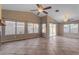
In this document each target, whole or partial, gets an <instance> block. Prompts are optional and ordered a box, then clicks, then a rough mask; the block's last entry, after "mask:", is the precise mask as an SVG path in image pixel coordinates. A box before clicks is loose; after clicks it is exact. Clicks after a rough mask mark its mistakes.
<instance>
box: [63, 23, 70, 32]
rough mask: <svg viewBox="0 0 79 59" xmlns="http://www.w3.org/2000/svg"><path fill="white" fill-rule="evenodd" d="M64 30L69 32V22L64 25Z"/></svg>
mask: <svg viewBox="0 0 79 59" xmlns="http://www.w3.org/2000/svg"><path fill="white" fill-rule="evenodd" d="M64 32H65V33H68V32H69V24H65V25H64Z"/></svg>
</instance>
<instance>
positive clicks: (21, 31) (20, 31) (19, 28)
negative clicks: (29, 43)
mask: <svg viewBox="0 0 79 59" xmlns="http://www.w3.org/2000/svg"><path fill="white" fill-rule="evenodd" d="M24 32H25V23H24V22H17V34H24Z"/></svg>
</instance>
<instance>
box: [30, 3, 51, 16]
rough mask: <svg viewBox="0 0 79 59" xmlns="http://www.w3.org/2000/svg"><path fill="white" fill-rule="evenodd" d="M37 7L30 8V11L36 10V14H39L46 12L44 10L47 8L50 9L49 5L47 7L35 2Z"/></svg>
mask: <svg viewBox="0 0 79 59" xmlns="http://www.w3.org/2000/svg"><path fill="white" fill-rule="evenodd" d="M36 6H37V8H36V9H35V10H31V11H38V13H37V15H39V14H40V13H41V12H43V13H45V14H48V12H47V11H46V10H47V9H51V8H52V7H51V6H48V7H45V8H44V7H43V6H42V5H41V4H36Z"/></svg>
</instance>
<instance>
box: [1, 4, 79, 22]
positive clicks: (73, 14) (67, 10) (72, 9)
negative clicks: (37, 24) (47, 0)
mask: <svg viewBox="0 0 79 59" xmlns="http://www.w3.org/2000/svg"><path fill="white" fill-rule="evenodd" d="M42 5H43V6H44V7H46V6H52V8H51V9H48V10H47V12H48V16H51V17H52V18H53V19H55V20H56V21H58V22H62V21H63V20H64V15H67V16H68V18H69V19H71V21H72V20H73V21H75V20H79V5H78V4H42ZM2 7H3V9H6V10H16V11H24V12H33V13H34V14H37V12H35V11H30V10H34V9H36V5H35V4H3V5H2ZM55 10H59V12H55ZM39 16H40V17H41V16H45V14H44V13H41V14H40V15H39Z"/></svg>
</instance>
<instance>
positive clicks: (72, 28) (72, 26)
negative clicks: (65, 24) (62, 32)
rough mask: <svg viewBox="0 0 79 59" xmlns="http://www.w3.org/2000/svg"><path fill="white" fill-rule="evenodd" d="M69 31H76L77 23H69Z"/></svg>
mask: <svg viewBox="0 0 79 59" xmlns="http://www.w3.org/2000/svg"><path fill="white" fill-rule="evenodd" d="M70 32H71V33H78V24H70Z"/></svg>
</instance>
